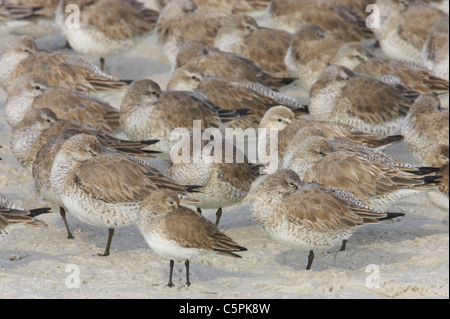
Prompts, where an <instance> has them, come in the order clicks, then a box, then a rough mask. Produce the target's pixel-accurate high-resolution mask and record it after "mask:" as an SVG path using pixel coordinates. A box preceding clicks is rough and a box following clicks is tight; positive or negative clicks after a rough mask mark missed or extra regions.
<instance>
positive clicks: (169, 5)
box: [0, 0, 449, 286]
mask: <svg viewBox="0 0 450 319" xmlns="http://www.w3.org/2000/svg"><path fill="white" fill-rule="evenodd" d="M370 4H375V5H376V6H377V8H379V14H378V15H377V17H376V18H378V19H379V27H375V28H369V27H368V26H367V24H366V23H365V22H366V18H367V16H368V15H369V14H375V13H376V12H373V13H370V12H366V8H367V6H368V5H370ZM74 5H75V6H74ZM155 6H156V8H153V9H150V8H149V7H146V6H145V5H144V4H143V3H141V2H139V1H137V0H61V1H60V0H0V30H3V32H5V31H4V30H6V32H9V33H10V34H17V36H16V37H14V38H13V39H12V40H11V41H10V42H8V43H7V44H6V46H5V48H4V49H3V52H1V56H0V86H1V87H2V89H3V90H4V91H5V92H6V93H7V100H6V103H5V107H4V118H5V120H6V122H7V123H8V125H10V126H11V128H12V134H11V140H10V142H11V144H10V145H11V151H12V154H13V155H14V157H15V158H16V159H17V161H18V162H19V163H20V164H21V165H22V166H23V167H24V168H26V169H27V170H28V171H29V173H30V174H32V176H33V178H34V181H35V189H36V192H37V193H38V194H39V195H40V196H41V197H42V198H43V199H45V200H47V201H48V202H49V203H51V204H52V205H54V206H55V207H59V210H60V214H61V217H62V219H63V220H64V223H65V227H66V230H67V236H68V238H73V235H72V233H71V231H70V226H69V225H68V223H67V220H66V218H65V215H66V212H68V213H70V214H71V215H73V216H76V217H77V218H79V219H80V220H82V221H83V222H86V223H88V224H90V225H95V226H98V227H100V228H106V229H108V230H109V235H108V241H107V245H106V249H105V251H104V252H103V253H102V254H101V255H102V256H107V255H109V254H110V247H111V243H112V238H113V235H114V230H115V229H116V228H119V227H121V226H126V225H132V224H134V225H137V226H138V229H139V230H140V231H141V233H142V235H143V236H144V238H145V240H146V241H147V243H148V245H149V246H150V247H151V249H152V250H153V251H154V252H155V253H157V254H160V255H161V256H164V257H166V258H168V259H170V279H169V283H168V285H169V286H173V283H172V271H173V264H174V260H185V261H186V262H185V265H186V284H187V285H189V284H190V281H189V260H190V259H192V258H195V257H197V256H200V255H203V254H205V253H218V254H223V255H227V256H232V257H240V256H239V255H238V254H237V253H238V252H241V251H245V250H247V249H246V248H245V247H243V246H241V245H239V244H238V243H237V242H236V241H234V240H233V239H231V238H230V237H229V236H227V235H226V234H225V233H224V232H222V231H221V230H219V228H218V226H219V222H220V218H221V215H222V209H223V208H224V207H229V206H233V205H239V204H241V203H242V202H243V201H244V200H248V201H249V202H250V210H251V214H252V216H253V217H254V218H255V220H257V221H258V222H259V223H260V225H261V226H262V228H264V229H265V230H266V231H267V232H268V233H269V234H270V235H271V236H272V237H273V238H274V239H277V240H280V241H282V242H284V243H288V244H290V245H294V246H299V247H303V248H305V249H307V250H309V256H308V263H307V267H306V268H307V269H310V268H311V265H312V262H313V258H314V252H313V251H314V249H318V248H327V247H333V246H335V245H341V250H345V248H346V242H347V239H348V238H349V237H350V236H351V235H352V234H353V233H354V232H355V230H356V229H357V228H358V227H360V226H363V225H366V224H373V223H379V222H380V221H383V220H386V219H391V218H397V217H400V216H402V215H403V214H401V213H390V212H387V210H388V209H389V207H391V206H392V203H393V202H394V201H396V200H398V199H399V198H402V197H405V196H412V195H414V194H417V193H418V192H433V193H436V194H440V195H441V196H442V197H443V201H444V202H447V205H448V194H449V189H448V174H449V173H448V165H449V163H448V153H449V140H448V139H449V135H448V134H449V113H448V92H449V82H448V81H449V70H448V69H449V67H448V62H449V61H448V59H449V30H448V28H449V26H448V6H449V5H448V1H439V0H410V1H407V0H376V1H370V0H335V1H330V0H271V1H269V0H237V1H227V0H221V1H216V0H214V1H208V0H197V1H196V2H194V1H193V0H170V1H164V0H160V1H155ZM255 11H265V15H266V16H267V19H268V23H269V25H270V27H269V26H268V27H262V26H259V25H258V23H257V22H256V20H255V19H254V18H253V17H252V16H251V15H249V14H250V13H252V12H255ZM56 31H58V32H61V33H62V34H63V35H64V36H65V38H66V40H67V45H68V46H69V47H70V48H71V49H72V50H74V51H76V52H78V53H79V54H78V55H77V56H75V55H71V54H70V53H62V52H59V51H54V52H47V51H40V50H38V47H37V44H36V41H35V38H37V37H42V36H48V35H50V34H52V33H54V32H56ZM153 32H155V33H156V35H157V38H158V41H159V42H158V43H159V45H160V50H164V52H165V53H166V55H167V57H168V60H169V61H170V62H171V63H172V71H171V75H170V80H169V82H168V84H167V88H166V90H162V89H161V87H160V85H159V84H158V83H156V82H155V81H152V80H150V79H139V80H134V81H121V80H120V79H118V78H116V77H114V76H113V75H110V74H107V73H106V72H105V71H104V69H105V65H106V66H107V65H108V57H109V56H113V55H118V54H125V53H124V52H126V50H130V49H132V48H134V47H135V46H136V45H137V44H138V43H140V42H141V41H145V39H146V37H148V36H149V35H150V34H152V33H153ZM376 46H379V47H380V49H379V51H380V50H381V51H382V52H384V57H380V56H379V55H377V54H374V48H375V47H376ZM69 52H70V51H69ZM83 55H88V56H91V57H92V56H95V57H96V58H98V59H99V61H100V62H99V64H100V67H98V66H96V65H94V64H93V63H91V62H88V61H86V60H85V59H83V58H82V57H80V56H83ZM149 76H151V75H149ZM288 85H290V86H297V87H299V88H302V89H304V90H306V91H308V92H309V103H307V105H303V104H301V103H299V102H298V101H297V99H296V98H294V97H293V96H290V95H287V94H284V93H280V90H282V89H283V88H284V87H286V86H288ZM112 90H123V91H125V95H124V98H123V101H122V103H121V105H120V108H119V109H117V108H115V107H113V106H111V105H110V104H109V103H108V102H106V101H105V100H102V99H101V98H99V97H98V96H97V94H96V93H97V92H101V91H112ZM194 120H200V121H201V124H202V128H210V127H214V128H221V129H222V128H225V127H234V128H242V129H246V128H265V129H268V130H269V131H270V130H272V131H273V130H275V131H276V132H278V149H277V152H278V158H279V159H280V160H279V167H278V170H276V171H275V172H270V173H269V174H265V173H262V172H263V170H262V164H261V163H251V162H250V161H249V160H248V159H247V158H245V160H244V161H243V162H242V163H239V162H233V163H225V162H224V163H209V162H200V163H176V162H172V161H171V160H170V159H167V157H166V159H167V163H168V164H167V169H166V171H165V172H160V171H159V170H157V169H156V168H155V167H153V166H152V165H151V164H149V162H148V161H146V159H147V158H149V157H150V158H151V157H155V156H162V157H164V156H165V155H167V154H170V150H171V148H172V147H173V145H174V142H173V141H172V140H171V139H170V135H171V132H172V131H173V130H175V129H177V128H186V129H192V125H193V121H194ZM269 131H267V132H269ZM119 133H123V134H125V135H126V137H127V139H120V138H118V137H117V134H119ZM267 141H270V139H267ZM399 141H404V142H405V143H406V145H407V147H408V149H409V151H410V153H411V155H412V156H413V157H414V158H415V159H416V160H417V163H419V164H418V165H413V164H411V163H405V162H402V161H399V160H397V159H395V158H392V157H390V156H388V155H387V154H385V153H383V151H382V150H383V148H384V147H386V146H388V145H391V144H393V143H398V142H399ZM227 143H231V144H233V142H232V141H227ZM224 145H225V144H224ZM233 147H234V148H233V150H234V154H233V155H234V156H235V157H237V155H238V153H239V152H242V150H239V149H238V148H237V147H236V146H235V145H234V146H233ZM263 147H266V148H267V149H270V147H271V145H270V144H267V145H263ZM191 151H192V150H191ZM214 151H216V150H214ZM0 204H1V206H0V207H1V208H0V234H2V233H3V234H7V232H9V231H10V230H11V228H13V227H14V226H19V225H31V226H40V227H44V226H46V225H45V223H44V222H42V221H40V220H38V219H39V218H38V219H36V217H37V216H38V215H40V214H43V213H49V212H50V209H48V208H39V209H30V210H27V209H25V208H22V207H19V206H17V205H15V204H14V203H11V202H10V201H9V200H8V199H6V198H4V197H1V198H0ZM182 205H187V206H182ZM189 207H196V208H197V210H195V209H194V210H193V209H191V208H189ZM447 207H448V206H447ZM202 209H217V214H216V221H215V223H213V222H212V221H209V220H208V219H207V218H205V217H204V216H203V215H202ZM250 249H251V248H250Z"/></svg>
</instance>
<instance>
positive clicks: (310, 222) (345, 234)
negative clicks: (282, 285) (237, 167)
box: [251, 169, 403, 270]
mask: <svg viewBox="0 0 450 319" xmlns="http://www.w3.org/2000/svg"><path fill="white" fill-rule="evenodd" d="M251 214H252V216H253V217H254V218H255V219H256V220H257V221H258V223H260V225H261V226H262V227H263V228H264V229H265V230H266V231H267V232H268V233H269V235H270V236H271V237H272V238H274V239H275V240H277V241H280V242H281V243H283V244H287V245H289V246H294V247H303V248H306V249H308V250H309V255H308V264H307V266H306V269H307V270H309V269H311V265H312V262H313V260H314V251H313V250H315V249H323V248H328V247H333V246H335V245H337V244H339V243H342V242H343V241H346V240H347V239H348V238H350V237H351V236H352V234H353V233H354V232H355V231H356V229H357V228H358V227H361V226H363V225H367V224H376V223H378V222H379V221H380V220H383V219H389V218H394V217H398V216H402V215H403V214H390V213H382V212H380V211H378V210H375V209H373V208H371V207H368V206H366V205H363V204H361V203H360V202H359V201H358V200H357V199H356V197H355V196H353V195H352V194H350V193H348V192H346V191H343V190H340V189H336V188H331V187H327V186H324V185H322V184H318V183H304V182H302V181H301V180H300V178H299V177H298V175H297V174H296V173H295V172H294V171H292V170H288V169H280V170H278V171H276V172H275V173H274V174H271V175H268V176H267V177H266V178H265V179H264V180H263V181H262V182H261V183H260V184H259V185H258V187H257V188H256V190H255V192H254V194H253V196H252V198H251ZM343 246H344V245H343Z"/></svg>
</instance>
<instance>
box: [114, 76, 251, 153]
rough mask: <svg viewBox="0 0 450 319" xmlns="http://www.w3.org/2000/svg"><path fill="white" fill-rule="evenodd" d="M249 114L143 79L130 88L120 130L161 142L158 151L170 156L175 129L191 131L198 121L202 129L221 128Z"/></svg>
mask: <svg viewBox="0 0 450 319" xmlns="http://www.w3.org/2000/svg"><path fill="white" fill-rule="evenodd" d="M247 112H248V109H241V110H223V109H221V108H219V107H217V106H216V105H214V104H213V103H212V102H210V101H207V100H205V99H203V98H202V97H198V95H195V94H194V93H193V92H187V91H162V90H161V88H160V86H159V85H158V83H156V82H154V81H152V80H150V79H144V80H136V81H134V82H133V83H131V85H130V86H129V87H128V89H127V91H126V93H125V97H124V98H123V101H122V104H121V106H120V127H121V129H122V131H123V132H124V133H125V134H126V135H127V136H128V138H130V139H131V140H136V139H137V140H148V139H157V140H159V141H160V142H159V143H158V144H157V145H155V147H156V148H155V150H157V151H161V152H163V153H166V154H168V153H169V152H170V148H171V147H172V146H173V145H174V144H175V143H176V141H174V140H171V135H172V132H173V130H175V129H177V128H186V129H192V128H193V126H194V121H196V120H199V121H201V127H202V128H203V129H205V128H208V127H215V128H221V127H222V126H223V125H226V123H227V122H231V121H234V120H236V119H239V118H242V117H245V116H246V114H247Z"/></svg>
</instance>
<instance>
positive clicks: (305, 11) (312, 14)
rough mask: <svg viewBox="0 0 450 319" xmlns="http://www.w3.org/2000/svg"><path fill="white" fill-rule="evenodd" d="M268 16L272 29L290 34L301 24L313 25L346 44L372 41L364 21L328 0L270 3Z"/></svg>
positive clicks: (347, 9)
mask: <svg viewBox="0 0 450 319" xmlns="http://www.w3.org/2000/svg"><path fill="white" fill-rule="evenodd" d="M268 15H269V19H270V20H269V21H270V25H271V26H272V27H274V28H279V29H284V30H286V31H289V32H295V31H297V28H298V27H300V26H301V25H303V24H306V23H313V24H316V25H318V26H319V27H320V28H321V29H322V30H323V31H324V32H327V33H328V32H329V33H334V34H337V35H338V36H339V37H340V38H341V39H342V40H344V41H346V42H349V41H361V40H363V39H366V38H373V37H374V35H373V33H372V29H369V28H368V27H367V26H366V24H365V21H364V19H361V18H360V16H358V15H357V14H355V13H354V12H353V11H352V10H350V9H349V8H348V7H346V6H343V5H340V4H337V3H335V2H333V1H329V0H272V1H271V2H270V5H269V8H268Z"/></svg>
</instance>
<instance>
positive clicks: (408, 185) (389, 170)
mask: <svg viewBox="0 0 450 319" xmlns="http://www.w3.org/2000/svg"><path fill="white" fill-rule="evenodd" d="M291 145H292V144H291ZM291 145H290V146H291ZM282 167H283V168H286V169H292V170H293V171H294V172H295V173H297V174H298V175H299V177H300V179H301V180H302V181H304V182H317V183H321V184H324V185H327V186H330V187H334V188H339V189H342V190H344V191H346V192H349V193H352V194H353V195H354V196H355V197H356V198H358V200H359V201H360V202H361V203H363V204H364V205H367V206H370V207H374V208H376V209H379V210H384V209H386V208H389V207H390V206H391V205H392V203H393V202H394V201H396V200H398V199H400V198H404V197H407V196H412V195H415V194H418V193H420V192H424V191H430V190H432V191H433V190H436V189H438V187H439V184H438V182H436V179H437V176H436V173H435V172H433V171H432V172H430V171H429V169H425V170H424V171H421V170H420V169H419V170H416V169H414V170H411V171H412V172H409V171H408V170H404V169H399V168H398V167H397V166H393V165H391V164H390V162H385V161H380V160H379V159H378V158H374V159H372V158H369V157H367V156H365V155H364V154H361V153H360V152H355V151H351V150H345V149H339V148H336V147H334V146H333V143H331V142H330V141H328V140H327V139H326V138H324V137H322V136H309V137H307V138H305V139H304V140H303V141H301V142H300V143H298V144H296V145H293V147H289V148H288V149H287V151H286V153H285V155H284V157H283V159H282Z"/></svg>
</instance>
